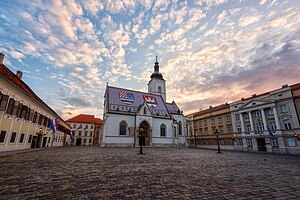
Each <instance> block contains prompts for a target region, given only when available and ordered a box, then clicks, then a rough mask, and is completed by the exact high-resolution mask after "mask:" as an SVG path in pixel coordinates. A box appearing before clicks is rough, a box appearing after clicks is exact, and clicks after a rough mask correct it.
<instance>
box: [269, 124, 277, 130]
mask: <svg viewBox="0 0 300 200" xmlns="http://www.w3.org/2000/svg"><path fill="white" fill-rule="evenodd" d="M270 125H271V129H272V131H275V130H276V129H277V127H276V123H274V122H271V123H270Z"/></svg>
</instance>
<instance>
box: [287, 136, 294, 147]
mask: <svg viewBox="0 0 300 200" xmlns="http://www.w3.org/2000/svg"><path fill="white" fill-rule="evenodd" d="M287 145H288V146H289V147H295V146H296V143H295V140H294V138H288V139H287Z"/></svg>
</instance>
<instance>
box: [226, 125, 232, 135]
mask: <svg viewBox="0 0 300 200" xmlns="http://www.w3.org/2000/svg"><path fill="white" fill-rule="evenodd" d="M227 131H228V133H232V126H231V125H229V126H227Z"/></svg>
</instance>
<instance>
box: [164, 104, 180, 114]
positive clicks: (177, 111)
mask: <svg viewBox="0 0 300 200" xmlns="http://www.w3.org/2000/svg"><path fill="white" fill-rule="evenodd" d="M166 105H167V109H168V111H169V112H170V113H172V114H181V112H180V109H179V108H178V106H177V104H176V103H175V102H174V101H173V102H172V103H166Z"/></svg>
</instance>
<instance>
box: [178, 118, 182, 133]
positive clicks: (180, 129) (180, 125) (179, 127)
mask: <svg viewBox="0 0 300 200" xmlns="http://www.w3.org/2000/svg"><path fill="white" fill-rule="evenodd" d="M178 129H179V131H178V134H179V135H182V123H181V121H179V124H178Z"/></svg>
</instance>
